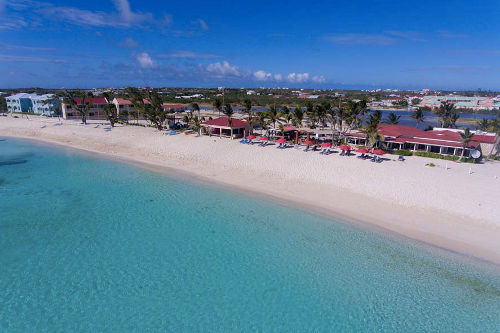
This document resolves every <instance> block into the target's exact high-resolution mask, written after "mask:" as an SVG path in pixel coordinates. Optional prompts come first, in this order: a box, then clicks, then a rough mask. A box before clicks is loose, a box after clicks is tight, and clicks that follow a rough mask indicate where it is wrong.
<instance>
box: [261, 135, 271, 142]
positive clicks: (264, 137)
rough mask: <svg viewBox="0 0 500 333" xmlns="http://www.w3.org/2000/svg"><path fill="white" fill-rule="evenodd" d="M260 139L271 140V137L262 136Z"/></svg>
mask: <svg viewBox="0 0 500 333" xmlns="http://www.w3.org/2000/svg"><path fill="white" fill-rule="evenodd" d="M259 140H262V141H266V140H269V138H268V137H267V136H261V137H260V138H259Z"/></svg>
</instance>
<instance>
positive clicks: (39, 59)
mask: <svg viewBox="0 0 500 333" xmlns="http://www.w3.org/2000/svg"><path fill="white" fill-rule="evenodd" d="M0 60H1V61H6V62H50V63H54V62H55V63H65V62H67V61H66V60H63V59H54V58H53V57H47V58H44V57H31V56H19V55H11V54H0Z"/></svg>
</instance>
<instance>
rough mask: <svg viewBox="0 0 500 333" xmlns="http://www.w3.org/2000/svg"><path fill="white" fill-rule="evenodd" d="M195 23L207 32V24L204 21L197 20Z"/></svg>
mask: <svg viewBox="0 0 500 333" xmlns="http://www.w3.org/2000/svg"><path fill="white" fill-rule="evenodd" d="M195 22H196V23H198V24H199V25H200V28H202V29H203V30H208V24H207V22H205V21H204V20H202V19H197V20H196V21H195Z"/></svg>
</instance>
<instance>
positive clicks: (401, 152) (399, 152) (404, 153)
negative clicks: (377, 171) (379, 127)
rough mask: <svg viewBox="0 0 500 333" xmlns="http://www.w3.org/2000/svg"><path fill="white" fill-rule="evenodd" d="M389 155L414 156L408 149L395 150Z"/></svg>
mask: <svg viewBox="0 0 500 333" xmlns="http://www.w3.org/2000/svg"><path fill="white" fill-rule="evenodd" d="M389 153H390V154H393V155H401V156H413V153H412V152H411V151H409V150H406V149H401V150H393V151H390V152H389Z"/></svg>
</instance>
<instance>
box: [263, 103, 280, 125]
mask: <svg viewBox="0 0 500 333" xmlns="http://www.w3.org/2000/svg"><path fill="white" fill-rule="evenodd" d="M265 116H266V118H268V119H269V120H270V121H271V122H272V123H273V128H276V121H278V119H279V114H278V110H277V109H276V107H275V106H274V105H271V106H270V107H269V110H268V111H267V112H266V114H265Z"/></svg>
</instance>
